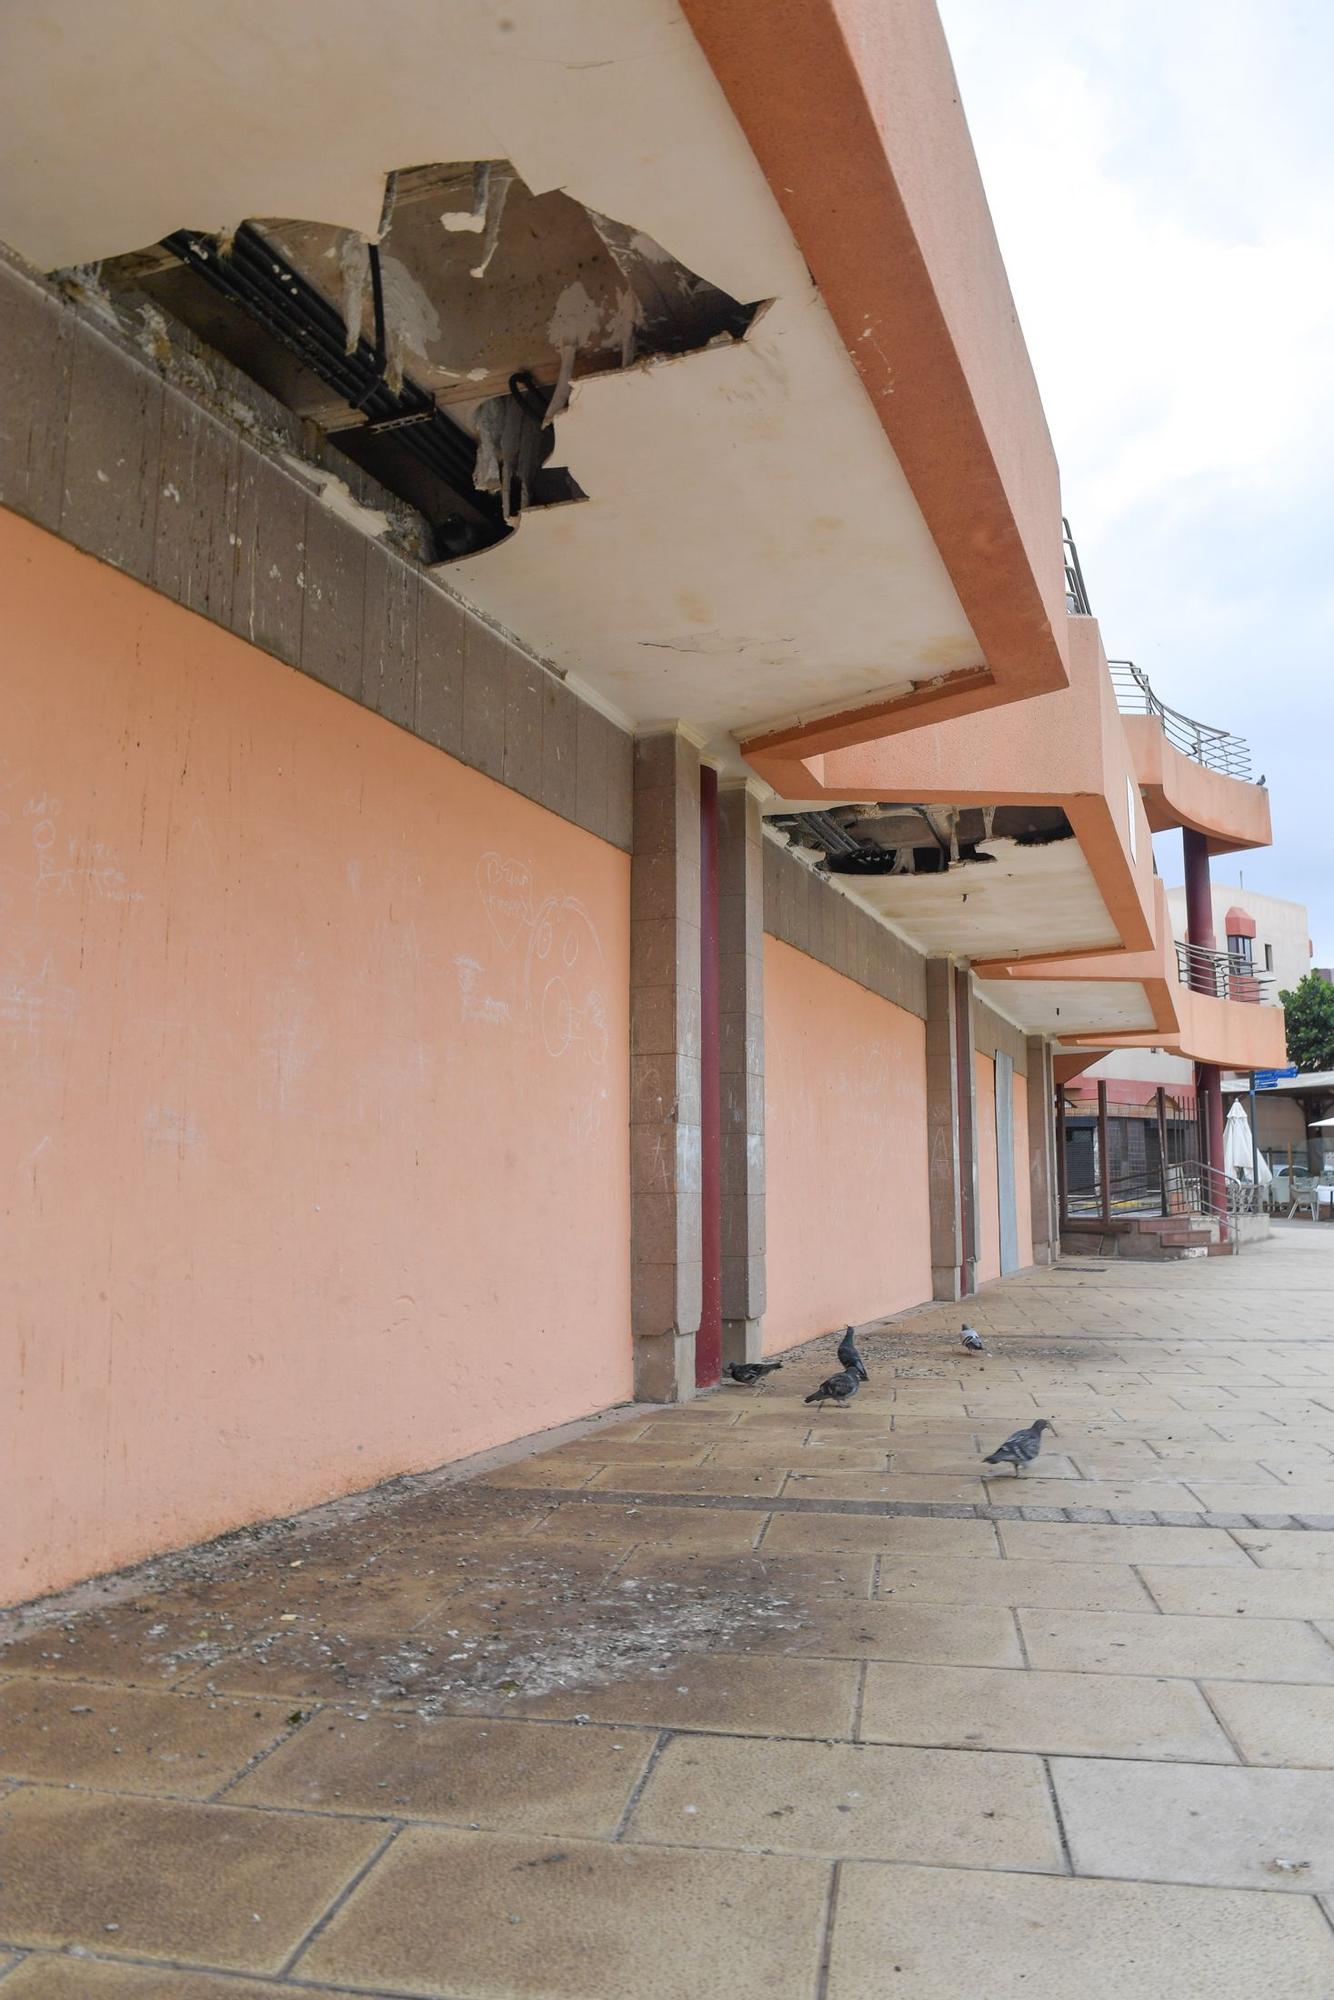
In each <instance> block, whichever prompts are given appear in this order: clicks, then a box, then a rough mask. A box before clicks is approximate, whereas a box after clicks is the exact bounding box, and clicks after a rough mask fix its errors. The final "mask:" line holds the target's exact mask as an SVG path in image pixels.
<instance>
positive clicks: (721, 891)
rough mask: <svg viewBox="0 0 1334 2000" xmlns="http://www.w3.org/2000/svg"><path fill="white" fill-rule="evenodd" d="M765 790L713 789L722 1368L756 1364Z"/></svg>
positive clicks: (760, 1276) (732, 785) (731, 784)
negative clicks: (715, 799) (731, 1363)
mask: <svg viewBox="0 0 1334 2000" xmlns="http://www.w3.org/2000/svg"><path fill="white" fill-rule="evenodd" d="M766 789H767V788H766V787H762V786H761V785H759V784H758V783H757V781H756V780H755V779H753V778H747V779H737V780H731V779H725V780H724V781H723V783H722V784H721V785H720V787H719V792H718V1016H719V1030H720V1033H719V1049H720V1054H719V1062H720V1070H721V1081H722V1162H721V1166H722V1215H723V1365H724V1367H726V1365H727V1363H728V1362H729V1361H758V1360H759V1358H760V1352H761V1341H760V1332H761V1329H760V1321H761V1318H762V1317H763V1313H764V1304H765V1291H764V1287H765V1265H764V825H763V820H762V818H761V815H760V800H761V796H762V794H763V792H764V791H765V790H766Z"/></svg>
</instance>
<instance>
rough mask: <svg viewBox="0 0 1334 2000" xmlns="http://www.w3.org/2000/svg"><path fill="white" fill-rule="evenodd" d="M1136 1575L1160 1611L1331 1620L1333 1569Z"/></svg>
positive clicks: (1147, 1571)
mask: <svg viewBox="0 0 1334 2000" xmlns="http://www.w3.org/2000/svg"><path fill="white" fill-rule="evenodd" d="M1140 1575H1141V1576H1142V1577H1143V1579H1144V1581H1145V1583H1146V1584H1147V1585H1148V1587H1149V1590H1150V1591H1151V1593H1152V1595H1153V1597H1154V1598H1155V1599H1156V1601H1157V1603H1158V1605H1159V1607H1160V1608H1161V1609H1162V1610H1163V1611H1174V1612H1197V1613H1200V1614H1202V1615H1204V1616H1207V1617H1216V1618H1334V1569H1306V1570H1301V1569H1267V1570H1265V1569H1256V1568H1255V1567H1254V1566H1253V1565H1252V1566H1251V1567H1250V1568H1249V1569H1244V1570H1243V1569H1227V1570H1221V1569H1215V1570H1192V1569H1184V1568H1174V1567H1167V1568H1163V1569H1155V1568H1152V1567H1148V1566H1146V1567H1145V1568H1143V1569H1141V1571H1140Z"/></svg>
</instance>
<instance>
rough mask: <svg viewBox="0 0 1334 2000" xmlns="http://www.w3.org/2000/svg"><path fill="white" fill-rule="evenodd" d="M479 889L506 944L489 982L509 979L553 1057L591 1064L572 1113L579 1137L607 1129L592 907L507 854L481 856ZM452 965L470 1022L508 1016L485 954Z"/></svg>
mask: <svg viewBox="0 0 1334 2000" xmlns="http://www.w3.org/2000/svg"><path fill="white" fill-rule="evenodd" d="M477 891H478V895H479V896H480V898H481V903H482V908H483V909H484V910H485V911H486V915H487V920H488V923H489V925H490V928H491V931H492V933H493V934H494V936H495V938H496V940H497V942H498V943H499V945H500V948H501V951H500V965H499V966H498V967H496V968H495V970H496V972H498V973H500V974H501V978H500V979H497V978H496V977H494V975H493V976H492V977H491V978H490V979H488V980H487V983H488V984H489V985H495V984H500V983H502V982H503V981H504V980H508V981H509V982H510V984H511V988H512V991H513V993H514V1005H515V1014H516V1015H517V1018H518V1019H520V1020H521V1021H522V1023H523V1025H524V1027H525V1029H526V1031H527V1032H528V1033H529V1034H532V1035H536V1036H537V1037H538V1038H539V1039H540V1040H541V1043H542V1046H543V1047H544V1048H545V1050H546V1052H547V1054H548V1055H549V1056H550V1057H551V1058H552V1060H553V1062H560V1061H562V1060H564V1059H566V1058H569V1059H571V1060H572V1061H573V1063H574V1064H575V1065H576V1066H577V1068H579V1069H581V1070H582V1069H583V1068H584V1066H585V1065H587V1066H588V1069H589V1070H590V1071H591V1074H590V1075H589V1077H588V1082H589V1084H590V1088H589V1092H588V1095H587V1098H586V1099H585V1100H584V1101H582V1102H581V1103H580V1104H579V1106H577V1107H576V1108H574V1109H572V1111H571V1129H572V1131H573V1132H574V1134H575V1136H576V1137H578V1138H580V1139H587V1138H591V1137H593V1136H594V1135H595V1134H596V1133H597V1131H598V1130H599V1129H600V1127H601V1123H602V1115H603V1108H604V1105H605V1103H606V1100H607V1097H608V1085H607V1081H606V1075H605V1072H606V1068H607V1060H608V1056H609V1053H610V1032H609V1029H608V1026H607V1003H606V996H605V995H604V993H603V992H602V989H601V985H600V983H599V982H600V979H601V975H602V968H603V965H604V962H605V957H604V953H603V949H602V939H601V938H600V936H599V935H598V928H597V925H596V923H595V922H594V920H593V916H592V913H591V911H590V910H589V909H588V906H587V905H586V904H585V903H583V902H582V901H581V900H580V898H579V897H578V896H569V895H566V894H564V893H563V892H562V891H560V890H553V891H551V892H549V893H548V894H546V895H539V893H538V890H537V885H536V882H535V879H534V871H533V866H532V863H531V862H528V861H523V860H518V859H516V858H514V857H513V856H508V855H503V854H497V853H488V854H484V855H483V856H482V858H481V860H480V861H479V862H478V864H477ZM454 964H455V969H456V971H457V972H458V975H459V985H460V990H461V993H462V1000H463V1018H464V1019H465V1020H478V1019H480V1020H486V1021H491V1022H495V1021H498V1020H499V1019H501V1018H502V1017H501V1016H500V1015H499V1014H498V1013H497V1012H496V1011H495V1010H496V1009H497V1008H500V1007H505V1008H506V1010H507V1014H508V1012H509V1009H508V1003H507V1002H505V1001H503V1000H497V999H494V998H490V997H486V996H484V995H483V992H482V981H483V979H484V977H485V976H486V974H487V971H488V968H487V967H486V966H485V965H484V964H483V963H482V961H481V960H479V959H476V958H472V957H459V958H456V959H455V961H454ZM465 981H466V983H465Z"/></svg>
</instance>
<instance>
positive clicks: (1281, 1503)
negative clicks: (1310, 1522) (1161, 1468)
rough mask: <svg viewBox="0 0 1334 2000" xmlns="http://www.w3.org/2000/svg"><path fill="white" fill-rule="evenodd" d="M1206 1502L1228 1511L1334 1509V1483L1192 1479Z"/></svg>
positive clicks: (1280, 1511) (1194, 1489)
mask: <svg viewBox="0 0 1334 2000" xmlns="http://www.w3.org/2000/svg"><path fill="white" fill-rule="evenodd" d="M1190 1485H1191V1490H1192V1492H1194V1493H1197V1494H1198V1495H1199V1497H1200V1499H1201V1500H1202V1501H1203V1502H1204V1504H1205V1506H1207V1507H1209V1508H1211V1509H1216V1510H1217V1511H1218V1512H1219V1513H1228V1514H1322V1513H1324V1514H1328V1513H1334V1486H1323V1487H1321V1486H1295V1485H1294V1486H1283V1485H1280V1483H1279V1482H1278V1480H1276V1479H1271V1480H1269V1481H1268V1482H1266V1483H1260V1482H1255V1481H1252V1482H1251V1483H1250V1484H1248V1485H1244V1486H1243V1485H1233V1484H1231V1483H1230V1482H1228V1481H1224V1480H1208V1481H1205V1480H1197V1479H1192V1480H1191V1482H1190Z"/></svg>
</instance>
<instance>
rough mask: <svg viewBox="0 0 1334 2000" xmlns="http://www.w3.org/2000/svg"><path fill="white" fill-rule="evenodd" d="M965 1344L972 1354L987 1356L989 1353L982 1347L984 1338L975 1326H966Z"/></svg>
mask: <svg viewBox="0 0 1334 2000" xmlns="http://www.w3.org/2000/svg"><path fill="white" fill-rule="evenodd" d="M963 1344H964V1346H965V1347H966V1348H967V1349H968V1351H969V1353H970V1354H985V1353H986V1351H987V1350H986V1348H985V1347H984V1346H983V1345H982V1336H981V1334H980V1333H979V1332H978V1330H977V1328H976V1327H975V1326H966V1327H965V1328H964V1330H963Z"/></svg>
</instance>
